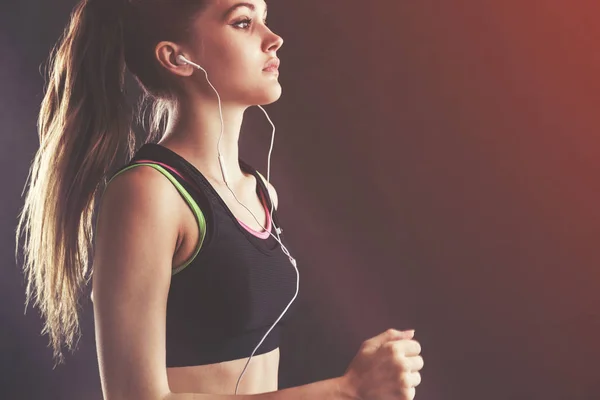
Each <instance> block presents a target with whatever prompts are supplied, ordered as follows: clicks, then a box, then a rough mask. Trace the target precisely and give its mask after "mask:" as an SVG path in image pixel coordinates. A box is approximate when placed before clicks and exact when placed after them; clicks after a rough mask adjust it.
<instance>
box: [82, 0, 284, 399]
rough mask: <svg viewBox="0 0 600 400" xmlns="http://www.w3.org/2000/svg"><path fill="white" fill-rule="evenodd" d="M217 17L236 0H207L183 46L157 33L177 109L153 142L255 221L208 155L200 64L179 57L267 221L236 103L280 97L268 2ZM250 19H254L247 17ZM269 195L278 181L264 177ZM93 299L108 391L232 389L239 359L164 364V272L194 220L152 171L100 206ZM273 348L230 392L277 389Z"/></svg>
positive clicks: (130, 174) (213, 144) (212, 128)
mask: <svg viewBox="0 0 600 400" xmlns="http://www.w3.org/2000/svg"><path fill="white" fill-rule="evenodd" d="M249 2H250V3H252V4H254V5H255V10H254V11H253V10H251V9H250V8H248V7H241V8H238V9H237V10H235V11H234V12H233V13H230V14H228V15H227V17H226V18H224V12H225V10H227V9H228V8H229V7H231V6H232V5H233V4H235V3H237V2H236V1H233V0H214V1H212V2H211V3H210V5H209V6H208V8H207V9H206V10H205V11H203V12H202V13H201V14H199V15H197V16H196V18H195V20H194V22H193V24H192V28H191V30H190V35H189V39H188V40H187V41H186V43H173V42H161V43H159V44H158V45H157V46H156V49H155V50H156V51H155V53H156V58H157V60H158V62H160V64H161V65H162V66H163V67H164V68H165V70H167V71H168V72H169V73H170V77H171V79H172V81H173V87H174V92H175V93H176V95H177V99H178V101H177V106H176V109H175V112H174V118H172V119H171V121H170V124H169V126H168V127H167V130H166V132H165V134H164V136H163V138H162V139H161V140H160V141H159V143H160V144H161V145H163V146H165V147H168V148H170V149H171V150H173V151H175V152H176V153H178V154H179V155H181V156H182V157H184V158H185V159H186V160H188V161H189V162H191V163H192V164H194V166H195V167H196V168H197V169H198V170H199V171H201V172H202V173H203V174H204V175H205V176H206V177H207V179H208V180H209V182H210V183H211V184H212V185H213V186H214V188H215V189H216V190H217V192H218V193H219V194H220V195H221V197H222V198H223V200H224V201H225V203H226V204H227V205H228V207H229V208H230V210H231V211H232V212H233V214H234V215H235V216H236V217H238V218H239V219H240V220H242V221H243V222H244V223H246V224H247V225H249V226H250V227H253V228H254V229H256V230H258V231H261V230H262V228H261V227H260V225H259V224H258V223H257V221H256V220H255V219H254V217H253V216H252V215H251V214H250V213H248V211H247V210H246V209H245V208H244V207H242V206H241V205H239V204H238V203H237V201H236V200H235V198H234V197H233V195H232V194H231V192H230V191H229V189H228V188H227V187H226V185H225V183H224V182H223V178H222V175H221V170H220V167H219V163H218V159H217V154H218V153H217V140H218V138H219V134H220V132H221V122H220V118H219V109H218V102H217V97H216V94H215V93H214V91H213V90H212V89H211V87H210V86H209V85H208V84H207V83H206V77H205V74H204V72H203V71H200V70H198V69H196V68H194V67H191V66H190V65H183V66H182V65H179V64H178V63H177V62H176V61H175V58H176V56H177V55H178V54H183V55H184V56H185V57H186V58H187V59H189V60H191V61H194V62H196V63H198V64H200V65H202V66H203V68H205V69H206V70H207V72H208V76H209V79H210V81H211V83H212V84H213V85H214V87H215V88H216V89H217V90H218V92H219V95H220V96H221V101H222V112H223V118H224V123H225V128H224V134H223V138H222V140H221V153H222V155H223V156H224V158H225V163H226V166H227V171H228V180H229V184H230V186H231V188H232V189H233V190H234V192H235V193H236V195H237V197H238V198H239V200H240V201H241V202H242V203H244V205H245V206H246V207H248V208H249V209H250V210H252V213H254V215H255V216H256V218H257V219H258V221H260V223H261V224H262V225H264V224H265V221H266V214H265V211H264V209H263V207H262V205H261V203H260V201H259V198H258V197H257V195H256V193H255V188H256V180H255V178H254V177H253V176H251V175H248V174H245V173H243V172H242V171H241V168H240V166H239V164H238V163H237V160H238V139H239V135H240V128H241V124H242V119H243V116H244V112H245V110H246V109H247V108H248V107H250V106H252V105H256V104H261V105H265V104H270V103H272V102H274V101H276V100H277V99H279V97H280V96H281V92H282V90H281V86H280V84H279V82H278V75H277V74H273V73H270V72H265V71H263V69H264V68H265V64H266V63H267V62H268V61H269V60H270V59H273V58H274V57H276V52H277V50H278V49H279V48H280V47H281V45H282V44H283V39H282V38H281V37H279V36H278V35H276V34H274V33H273V32H272V31H271V30H270V29H269V28H268V27H267V26H266V25H265V24H264V19H265V11H266V4H265V3H264V2H263V1H262V0H260V1H259V0H250V1H249ZM246 19H251V22H247V21H245V20H246ZM269 190H270V193H271V197H272V198H273V199H274V203H275V204H277V194H276V191H275V188H274V187H273V186H272V185H269ZM98 215H99V216H98V222H97V236H96V243H95V252H94V254H95V258H94V261H93V265H94V275H93V300H94V313H95V320H96V341H97V348H98V360H99V366H100V374H101V380H102V388H103V391H104V394H105V398H114V399H129V398H149V399H154V398H163V397H165V396H167V395H169V394H170V393H185V392H187V393H214V394H233V392H234V390H235V384H236V382H237V378H238V377H239V374H240V373H241V371H242V369H243V366H244V365H245V363H246V361H247V359H242V360H234V361H230V362H224V363H219V364H213V365H206V366H193V367H182V368H169V369H167V368H166V364H165V345H164V340H165V322H164V321H165V315H166V314H165V313H166V301H167V293H168V290H169V285H170V279H171V269H172V268H173V267H176V266H177V265H179V264H180V263H181V262H182V261H183V260H185V259H187V258H188V257H189V256H191V254H192V252H193V249H194V247H195V245H196V243H197V241H198V236H199V232H198V227H197V225H196V222H195V218H194V216H193V214H192V212H191V210H190V208H189V206H188V205H187V204H186V203H185V202H184V200H183V199H182V198H181V197H180V195H179V193H178V192H177V190H176V189H175V187H174V186H173V185H172V184H171V183H170V182H169V181H168V180H167V179H165V178H164V176H162V175H161V174H160V173H159V172H158V171H155V170H153V169H152V168H149V167H143V166H142V167H138V168H134V169H132V170H130V171H127V172H125V173H123V174H121V175H120V176H118V177H116V178H115V179H114V180H113V181H112V182H111V184H110V185H109V186H108V188H107V190H106V191H105V192H104V195H103V197H102V200H101V206H100V210H99V214H98ZM278 367H279V349H276V350H274V351H272V352H270V353H268V354H264V355H259V356H255V357H253V358H252V361H251V363H250V365H249V367H248V369H247V371H246V373H245V375H244V378H243V380H242V382H241V384H240V387H239V390H238V394H256V393H264V392H270V391H275V390H277V373H278Z"/></svg>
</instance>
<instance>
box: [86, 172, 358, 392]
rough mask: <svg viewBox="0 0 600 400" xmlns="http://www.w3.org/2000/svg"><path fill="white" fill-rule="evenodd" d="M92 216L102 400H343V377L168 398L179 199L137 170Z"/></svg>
mask: <svg viewBox="0 0 600 400" xmlns="http://www.w3.org/2000/svg"><path fill="white" fill-rule="evenodd" d="M101 202H102V203H101V205H100V209H99V214H98V221H97V230H96V231H97V232H96V235H97V236H96V243H95V256H94V263H93V267H94V271H93V304H94V318H95V327H96V345H97V352H98V363H99V368H100V378H101V383H102V391H103V393H104V398H105V400H134V399H135V400H138V399H148V400H213V399H214V400H227V399H230V398H231V399H232V400H233V399H234V398H235V399H242V400H243V399H245V398H248V399H256V400H259V399H260V400H308V399H310V400H313V399H323V400H342V399H350V398H352V396H351V395H350V394H349V393H350V392H349V391H348V390H347V385H345V383H346V381H345V380H344V379H343V378H337V379H330V380H325V381H321V382H316V383H312V384H309V385H304V386H299V387H295V388H290V389H285V390H281V391H276V392H271V393H263V394H256V395H246V396H239V395H238V396H234V395H231V396H228V395H214V394H201V393H188V394H182V393H171V391H170V389H169V383H168V380H167V369H166V356H165V354H166V351H165V321H166V304H167V294H168V291H169V285H170V279H171V268H172V259H173V254H174V253H175V249H176V247H177V244H178V239H179V237H180V231H179V227H180V226H181V224H180V221H181V218H183V217H184V215H187V214H181V215H179V213H180V211H178V210H182V207H178V206H176V205H177V204H178V203H177V202H183V200H182V199H181V197H180V195H179V193H178V192H177V190H176V189H175V187H173V185H172V184H171V182H169V181H168V180H167V179H165V177H164V176H162V175H161V174H160V173H159V172H158V171H156V170H154V169H152V168H148V167H143V166H140V167H136V168H134V169H132V170H130V171H127V172H124V173H123V174H122V175H120V176H117V177H116V178H115V179H114V180H113V181H112V182H111V183H110V185H109V186H108V188H107V190H106V191H105V193H104V195H103V196H102V199H101Z"/></svg>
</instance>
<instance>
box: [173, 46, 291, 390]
mask: <svg viewBox="0 0 600 400" xmlns="http://www.w3.org/2000/svg"><path fill="white" fill-rule="evenodd" d="M176 61H177V64H178V65H186V64H189V65H191V66H193V67H196V68H197V69H200V70H202V71H203V72H204V75H205V76H206V81H207V82H208V84H209V85H210V87H211V88H212V89H213V90H214V92H215V93H216V95H217V99H218V100H219V115H220V117H221V134H220V136H219V141H218V142H217V151H218V153H219V164H220V166H221V173H222V174H223V180H224V181H225V184H226V186H227V188H228V189H229V191H230V192H231V194H232V195H233V197H234V198H235V200H236V201H237V202H238V203H239V204H240V205H241V206H242V207H244V208H245V209H246V210H248V212H249V213H250V214H251V215H252V217H253V218H254V219H255V220H256V222H257V223H258V225H260V226H261V227H262V228H263V230H265V231H266V230H267V229H266V228H265V227H264V226H263V225H262V224H261V223H260V221H259V220H258V218H256V216H255V215H254V213H253V212H252V211H250V209H249V208H248V207H246V206H245V205H244V204H242V202H241V201H239V199H238V198H237V196H236V195H235V193H234V192H233V190H232V189H231V187H230V186H229V182H228V181H227V171H226V169H225V162H224V160H223V155H222V154H221V147H220V145H221V138H222V137H223V128H224V122H223V110H222V108H221V96H219V92H217V89H215V87H214V86H213V85H212V83H211V82H210V80H209V79H208V73H207V72H206V70H205V69H204V68H202V67H201V66H200V65H198V64H195V63H193V62H192V61H190V60H188V59H187V58H185V57H184V56H183V55H181V54H180V55H178V56H177V58H176ZM257 106H258V107H259V108H260V109H261V110H262V111H263V113H264V114H265V116H266V117H267V119H268V120H269V123H270V124H271V126H272V127H273V133H272V134H271V148H270V149H269V156H268V160H267V186H268V184H269V181H270V176H271V153H272V151H273V143H274V141H275V125H274V124H273V122H272V121H271V118H269V115H268V114H267V112H266V111H265V109H264V108H262V107H261V106H260V105H257ZM270 215H271V223H272V225H273V228H275V233H276V234H277V236H275V235H273V233H271V232H269V234H270V235H271V236H273V238H274V239H275V240H276V241H277V242H278V243H279V245H280V246H281V250H282V251H283V253H284V254H285V255H286V256H288V258H289V260H290V263H291V264H292V266H293V267H294V269H295V270H296V276H297V279H296V293H295V294H294V297H293V298H292V300H291V301H290V303H289V304H288V305H287V307H286V308H285V309H284V310H283V313H282V314H281V315H280V316H279V318H277V320H276V321H275V323H274V324H273V325H272V326H271V328H270V329H269V330H268V331H267V333H266V334H265V336H263V338H262V339H261V341H260V342H259V343H258V345H257V346H256V347H255V348H254V351H253V352H252V354H251V355H250V358H248V361H247V362H246V366H245V367H244V369H243V371H242V373H241V375H240V377H239V378H238V381H237V384H236V385H235V393H234V394H236V395H237V391H238V387H239V384H240V381H241V379H242V377H243V376H244V373H245V372H246V369H247V368H248V364H250V360H252V357H253V356H254V353H256V350H258V348H259V347H260V345H261V344H262V343H263V342H264V341H265V339H266V338H267V336H268V335H269V333H271V331H272V330H273V328H274V327H275V326H276V325H277V323H278V322H279V321H280V320H281V318H283V316H284V315H285V313H286V312H287V310H288V309H289V308H290V306H291V305H292V303H293V302H294V300H296V297H297V296H298V291H299V283H300V273H299V272H298V267H297V263H296V260H295V259H294V257H292V256H291V254H290V252H289V251H288V249H287V248H286V247H285V246H284V244H283V243H282V242H281V237H280V235H281V233H282V232H283V230H282V229H280V228H278V227H277V226H275V221H274V220H273V218H272V215H273V202H271V210H270Z"/></svg>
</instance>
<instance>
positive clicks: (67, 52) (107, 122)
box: [15, 0, 203, 363]
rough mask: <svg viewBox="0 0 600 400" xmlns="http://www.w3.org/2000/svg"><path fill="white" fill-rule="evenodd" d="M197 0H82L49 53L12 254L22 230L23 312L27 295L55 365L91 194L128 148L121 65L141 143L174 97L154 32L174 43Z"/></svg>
mask: <svg viewBox="0 0 600 400" xmlns="http://www.w3.org/2000/svg"><path fill="white" fill-rule="evenodd" d="M190 3H194V4H190ZM202 3H203V2H201V1H198V2H189V1H184V0H181V1H169V0H137V1H136V0H81V1H80V2H79V3H78V4H77V5H76V6H75V8H74V10H73V12H72V14H71V18H70V21H69V23H68V25H67V27H66V28H65V30H64V32H63V34H62V35H61V37H60V38H59V40H58V42H57V44H56V45H55V47H54V48H53V49H52V51H51V52H50V55H49V58H48V63H47V75H48V76H47V81H46V88H45V94H44V98H43V101H42V103H41V108H40V113H39V117H38V134H39V139H40V147H39V149H38V150H37V152H36V154H35V156H34V159H33V161H32V164H31V168H30V170H29V175H28V178H27V182H26V183H25V187H26V189H28V190H27V193H26V195H25V200H24V206H23V209H22V211H21V213H20V215H19V220H18V225H17V229H16V252H15V257H16V258H17V259H18V252H19V249H20V247H19V245H20V243H19V240H20V238H21V236H23V242H22V244H23V271H24V274H25V278H26V281H27V285H26V301H25V308H26V309H27V307H28V305H29V302H30V301H31V300H32V299H33V300H34V306H36V307H38V308H39V309H40V311H41V315H42V318H43V321H44V327H43V329H42V334H48V336H49V344H50V346H51V347H52V349H53V356H54V359H55V360H56V361H57V362H58V363H62V362H63V361H64V355H63V352H62V348H63V346H66V347H67V348H68V349H69V350H72V351H73V350H74V349H75V348H76V345H77V342H78V340H79V338H80V337H81V328H80V312H81V304H80V300H81V298H82V295H83V294H84V291H85V288H86V285H87V284H88V283H89V280H90V278H91V276H92V274H91V265H90V264H91V259H92V251H91V250H92V243H93V239H94V238H93V233H94V232H93V217H94V212H95V207H96V203H97V197H98V194H99V193H101V191H102V189H103V188H104V187H105V185H106V181H107V177H108V174H109V171H110V170H111V168H112V167H113V166H114V164H115V162H116V161H117V160H119V159H121V157H127V158H130V157H131V156H132V155H133V153H134V151H135V148H136V137H135V134H134V131H133V129H132V122H133V118H132V117H133V113H132V110H131V107H130V106H129V104H128V101H127V96H126V93H125V80H124V76H125V72H126V67H127V69H129V70H130V71H131V72H132V73H133V75H134V77H135V78H136V80H137V82H138V83H139V84H140V87H141V88H142V90H143V93H144V98H143V101H142V102H141V103H140V104H145V105H146V106H148V108H149V110H150V115H149V120H150V132H149V136H148V138H147V140H150V139H152V138H154V137H156V136H158V135H159V134H160V132H159V131H160V129H161V127H164V126H165V124H166V121H167V120H168V117H169V110H170V108H169V104H171V101H172V100H173V99H172V98H170V96H169V93H170V92H169V90H168V87H167V80H166V79H165V76H164V72H161V71H160V68H159V67H158V66H157V63H156V62H155V60H154V59H153V54H152V49H153V45H155V44H156V43H157V42H158V40H159V37H162V38H164V40H183V39H182V37H181V35H183V34H185V29H183V30H182V29H177V30H176V31H172V29H173V28H171V27H172V26H173V25H174V26H179V25H178V23H177V22H175V21H180V22H181V23H185V21H189V19H190V16H191V15H192V14H193V13H195V12H197V11H199V10H200V9H201V7H202V6H203V4H202ZM161 26H162V27H163V29H160V28H161ZM148 100H149V101H148ZM27 184H29V186H28V188H27ZM24 192H25V190H24Z"/></svg>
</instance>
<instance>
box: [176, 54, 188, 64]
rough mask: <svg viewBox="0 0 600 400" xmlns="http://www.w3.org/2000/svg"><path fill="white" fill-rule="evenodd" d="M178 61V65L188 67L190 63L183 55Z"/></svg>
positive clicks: (178, 57) (179, 56)
mask: <svg viewBox="0 0 600 400" xmlns="http://www.w3.org/2000/svg"><path fill="white" fill-rule="evenodd" d="M176 60H177V64H178V65H186V64H187V63H188V62H187V60H186V59H185V57H184V56H182V55H181V54H180V55H178V56H177V58H176Z"/></svg>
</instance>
